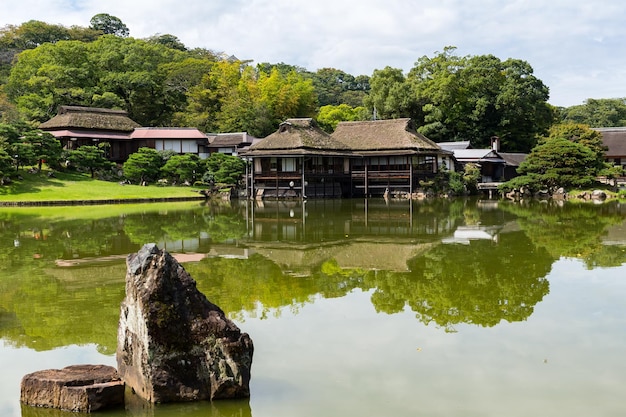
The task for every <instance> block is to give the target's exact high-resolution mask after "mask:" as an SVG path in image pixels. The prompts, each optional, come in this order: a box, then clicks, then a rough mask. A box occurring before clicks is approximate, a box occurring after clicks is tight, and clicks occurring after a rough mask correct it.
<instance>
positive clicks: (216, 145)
mask: <svg viewBox="0 0 626 417" xmlns="http://www.w3.org/2000/svg"><path fill="white" fill-rule="evenodd" d="M207 137H208V138H209V143H208V145H207V146H206V151H205V152H207V153H208V154H209V155H210V154H212V153H223V154H226V155H232V156H237V155H239V153H240V152H245V151H246V150H247V149H248V148H249V147H250V146H252V145H253V144H255V143H256V142H258V141H259V140H260V139H258V138H255V137H254V136H251V135H249V134H248V133H247V132H234V133H213V134H207Z"/></svg>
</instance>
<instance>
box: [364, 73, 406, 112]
mask: <svg viewBox="0 0 626 417" xmlns="http://www.w3.org/2000/svg"><path fill="white" fill-rule="evenodd" d="M370 85H371V91H370V94H369V95H368V96H367V97H366V98H365V99H364V104H365V105H366V106H367V107H368V108H369V109H370V110H371V111H372V112H373V114H374V116H375V117H376V118H379V119H396V118H399V117H410V115H411V114H414V113H415V112H414V111H413V110H414V109H415V108H416V107H417V104H416V103H415V101H414V98H415V97H414V95H413V94H412V93H411V86H410V85H409V84H408V83H407V80H406V77H405V76H404V74H403V73H402V70H401V69H398V68H391V67H385V68H384V69H382V70H374V73H373V74H372V78H371V79H370Z"/></svg>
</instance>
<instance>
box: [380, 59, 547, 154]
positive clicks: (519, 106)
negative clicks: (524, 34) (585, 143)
mask: <svg viewBox="0 0 626 417" xmlns="http://www.w3.org/2000/svg"><path fill="white" fill-rule="evenodd" d="M455 49H456V48H454V47H446V48H445V49H444V51H443V52H441V53H438V54H436V55H435V56H434V57H427V56H424V57H421V58H420V59H419V60H418V61H417V62H416V64H415V66H414V67H413V68H412V69H411V71H410V72H409V75H408V77H407V80H408V83H409V84H410V86H411V89H412V95H413V97H412V100H414V102H415V103H418V104H419V105H420V110H419V111H417V112H415V113H413V114H407V113H404V115H405V116H411V117H413V118H414V119H415V121H416V122H417V125H418V126H421V127H420V129H419V130H420V131H421V133H424V134H425V135H426V136H428V137H429V138H431V139H433V140H435V141H454V140H470V141H471V142H472V145H473V146H474V147H486V146H488V144H489V138H490V137H492V136H498V137H500V138H501V144H502V148H503V149H504V150H507V151H518V152H528V151H529V150H530V149H531V148H532V147H533V146H534V145H535V143H536V137H537V136H538V135H543V134H545V133H546V131H547V129H548V127H549V126H550V125H551V123H552V121H553V117H554V110H553V109H552V108H551V107H550V105H549V104H548V103H547V100H548V98H549V90H548V88H547V87H546V86H545V85H544V84H543V82H541V80H539V79H538V78H537V77H535V75H534V74H533V69H532V67H531V66H530V65H529V64H528V63H527V62H525V61H521V60H517V59H508V60H506V61H501V60H500V59H498V58H497V57H495V56H493V55H481V56H465V57H459V56H457V55H456V54H455ZM372 90H374V84H372Z"/></svg>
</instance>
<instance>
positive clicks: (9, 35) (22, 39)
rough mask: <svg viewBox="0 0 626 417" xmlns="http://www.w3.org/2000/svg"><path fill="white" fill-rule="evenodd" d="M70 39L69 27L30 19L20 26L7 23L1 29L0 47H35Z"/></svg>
mask: <svg viewBox="0 0 626 417" xmlns="http://www.w3.org/2000/svg"><path fill="white" fill-rule="evenodd" d="M69 39H71V37H70V31H69V29H68V28H66V27H64V26H62V25H51V24H49V23H46V22H42V21H39V20H29V21H28V22H24V23H22V24H21V25H19V26H15V25H7V26H4V27H3V28H2V29H0V47H2V48H7V49H18V50H24V49H33V48H36V47H37V46H39V45H42V44H44V43H56V42H58V41H61V40H69Z"/></svg>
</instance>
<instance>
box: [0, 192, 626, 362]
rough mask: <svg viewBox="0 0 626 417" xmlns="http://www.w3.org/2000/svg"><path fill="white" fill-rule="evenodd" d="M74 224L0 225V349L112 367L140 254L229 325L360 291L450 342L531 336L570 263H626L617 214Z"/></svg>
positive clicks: (235, 208) (524, 209)
mask: <svg viewBox="0 0 626 417" xmlns="http://www.w3.org/2000/svg"><path fill="white" fill-rule="evenodd" d="M56 210H58V209H56ZM71 213H72V215H71V217H68V215H67V213H63V212H59V211H52V210H51V211H50V212H49V213H48V214H49V215H46V210H45V209H38V211H28V210H19V209H12V210H3V211H0V241H1V242H2V245H1V246H0V260H1V262H0V337H1V338H2V339H4V340H6V341H7V342H8V343H9V344H12V345H13V346H16V347H20V346H26V347H30V348H32V349H36V350H48V349H53V348H55V347H61V346H67V345H71V344H76V345H84V344H88V343H95V344H97V346H98V349H99V351H101V352H102V353H105V354H112V353H113V352H114V351H115V344H116V340H115V334H116V328H117V319H118V314H119V311H118V306H119V302H120V301H121V299H122V298H123V296H124V285H123V277H124V275H125V264H124V258H125V256H126V255H127V254H128V253H131V252H135V251H137V250H138V249H139V247H140V246H141V245H143V244H144V243H145V242H157V243H158V244H159V246H161V247H164V248H166V249H167V250H168V251H170V252H172V253H174V254H175V255H177V256H179V257H180V259H181V260H182V261H184V262H185V266H186V268H187V269H188V270H189V272H190V273H191V274H192V276H193V277H194V278H195V279H196V280H197V281H198V287H199V288H200V290H201V291H203V292H204V293H205V294H207V296H208V297H209V299H211V300H212V301H213V302H215V303H217V304H218V305H220V306H221V307H222V308H223V309H224V310H225V311H227V312H228V313H229V314H230V315H231V316H232V317H233V318H238V319H241V320H243V319H244V316H245V315H259V314H260V315H261V317H263V316H267V315H280V311H281V309H283V308H284V307H288V308H289V309H291V310H292V311H294V312H297V311H298V309H300V308H302V306H304V305H306V304H309V303H312V302H314V300H315V298H316V297H318V296H320V295H321V296H323V297H325V298H332V297H342V296H345V295H346V294H348V293H349V292H351V291H353V290H355V289H360V290H362V291H372V296H371V302H372V304H373V305H374V307H375V308H376V311H378V312H381V313H386V314H394V313H398V312H401V311H402V310H403V309H404V308H407V307H408V308H410V309H411V310H412V311H413V312H415V315H416V318H417V319H418V320H419V321H421V322H423V323H434V324H435V325H436V326H438V327H441V328H442V329H444V330H447V331H454V330H455V326H456V325H458V324H460V323H468V324H474V325H478V326H487V327H491V326H495V325H497V324H498V323H500V322H501V321H508V322H513V321H522V320H526V319H527V318H528V317H529V316H530V315H531V314H532V312H533V309H534V308H535V306H536V305H537V303H539V302H541V300H542V299H543V298H544V297H545V296H546V295H547V294H548V293H549V282H548V281H547V279H546V276H547V275H548V273H549V272H550V270H551V266H552V264H553V263H554V262H555V261H556V260H558V259H559V258H561V257H577V258H580V259H582V260H584V262H585V263H586V265H587V267H588V268H595V267H598V266H615V265H621V264H623V263H625V262H626V253H625V251H624V248H625V247H626V237H624V236H623V235H622V237H621V240H620V233H619V231H620V230H622V229H623V227H622V229H620V226H621V225H623V223H624V210H623V208H622V207H621V206H619V205H618V204H606V205H602V206H591V205H569V204H566V205H565V206H563V207H558V206H552V205H547V204H536V205H516V204H513V203H506V202H505V203H495V202H493V201H476V200H465V199H460V200H453V201H446V200H436V201H424V202H410V201H392V202H385V201H384V200H369V201H368V200H328V201H324V200H314V201H309V202H300V201H294V202H266V203H260V202H252V203H250V202H235V203H232V204H221V205H197V204H189V203H186V204H177V205H155V206H141V207H138V206H130V207H124V206H120V207H115V206H112V207H109V208H108V210H106V211H105V212H104V213H102V214H100V215H97V213H94V211H93V209H91V208H85V209H80V208H72V211H71ZM615 231H617V232H616V233H615ZM609 233H611V242H612V243H613V244H611V245H607V244H605V237H606V236H607V235H608V234H609ZM259 306H261V308H260V309H259Z"/></svg>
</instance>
